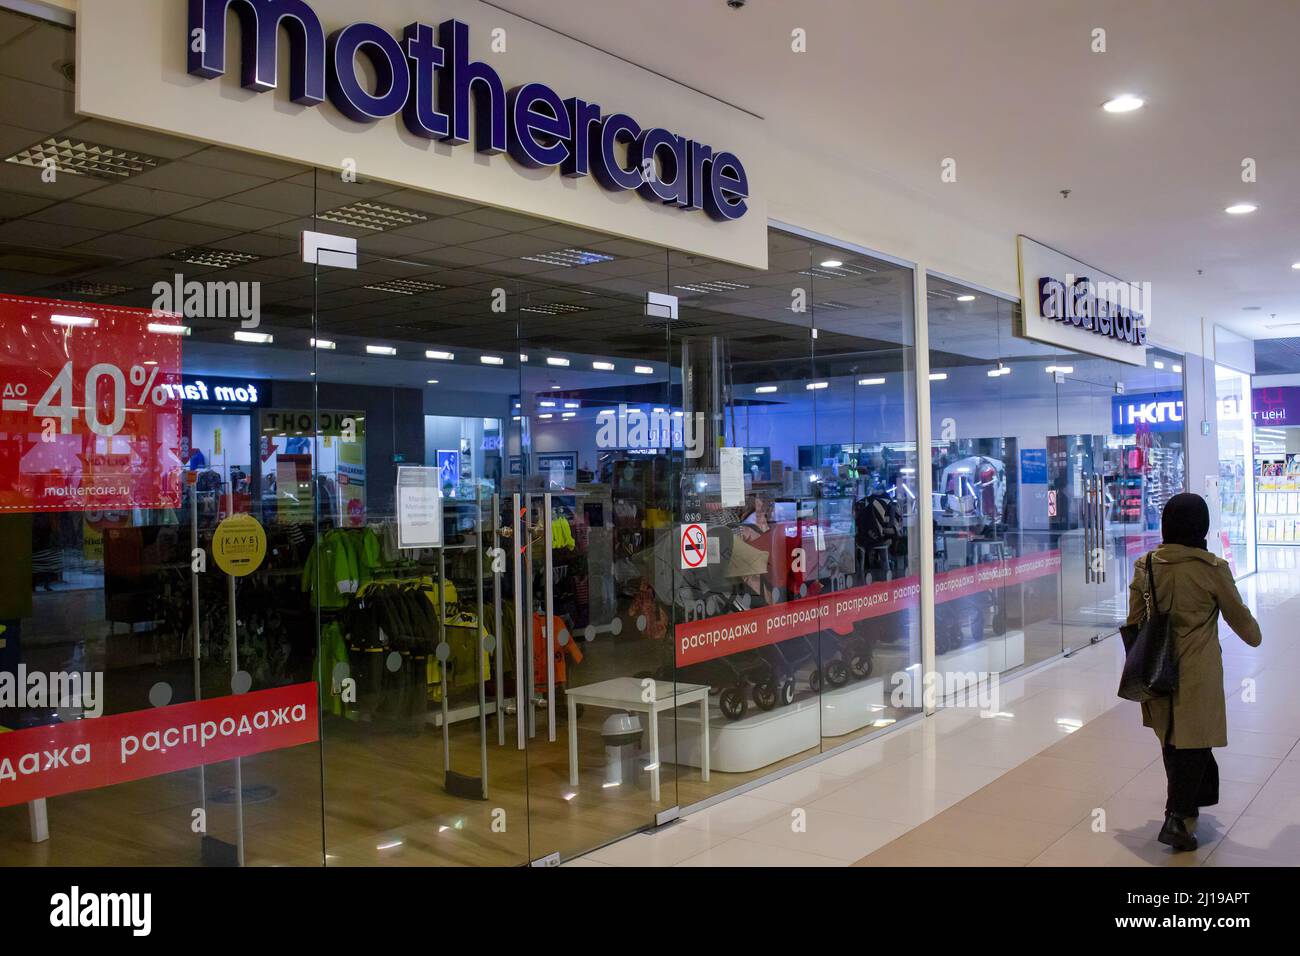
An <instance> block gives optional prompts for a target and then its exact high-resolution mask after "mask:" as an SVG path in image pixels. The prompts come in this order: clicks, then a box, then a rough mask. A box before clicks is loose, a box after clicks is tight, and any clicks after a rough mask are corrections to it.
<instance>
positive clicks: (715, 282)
mask: <svg viewBox="0 0 1300 956" xmlns="http://www.w3.org/2000/svg"><path fill="white" fill-rule="evenodd" d="M673 288H675V289H682V290H683V291H685V292H739V291H741V290H742V289H748V288H749V286H747V285H744V284H742V283H740V282H727V281H725V280H723V279H706V280H703V281H700V282H691V283H688V284H686V285H679V286H674V287H673Z"/></svg>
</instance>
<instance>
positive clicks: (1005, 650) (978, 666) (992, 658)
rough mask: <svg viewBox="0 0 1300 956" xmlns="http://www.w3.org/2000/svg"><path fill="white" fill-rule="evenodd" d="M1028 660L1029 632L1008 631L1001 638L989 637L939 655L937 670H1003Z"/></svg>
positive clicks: (985, 671)
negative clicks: (1026, 633)
mask: <svg viewBox="0 0 1300 956" xmlns="http://www.w3.org/2000/svg"><path fill="white" fill-rule="evenodd" d="M1024 662H1025V632H1024V631H1007V632H1006V633H1005V634H1002V635H999V636H997V637H986V638H984V640H982V641H980V642H979V643H978V644H970V645H966V644H963V645H962V646H961V647H958V648H957V649H956V650H951V651H949V652H948V653H947V654H939V655H938V656H937V657H936V658H935V670H937V671H939V672H940V673H944V672H946V671H948V672H951V671H960V672H963V673H965V672H968V671H981V672H984V673H1001V672H1003V671H1009V670H1011V668H1013V667H1019V666H1020V665H1021V664H1023V663H1024Z"/></svg>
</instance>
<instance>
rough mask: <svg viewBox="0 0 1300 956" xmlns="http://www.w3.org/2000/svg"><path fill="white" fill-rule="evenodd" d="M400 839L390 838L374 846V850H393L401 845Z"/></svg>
mask: <svg viewBox="0 0 1300 956" xmlns="http://www.w3.org/2000/svg"><path fill="white" fill-rule="evenodd" d="M403 842H404V841H402V840H391V841H389V842H388V843H381V844H379V845H378V846H376V847H375V849H376V850H395V849H397V848H398V847H399V846H401V845H402V843H403Z"/></svg>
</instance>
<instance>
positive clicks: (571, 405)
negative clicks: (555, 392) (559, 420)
mask: <svg viewBox="0 0 1300 956" xmlns="http://www.w3.org/2000/svg"><path fill="white" fill-rule="evenodd" d="M564 407H565V408H581V407H582V403H581V402H565V403H564Z"/></svg>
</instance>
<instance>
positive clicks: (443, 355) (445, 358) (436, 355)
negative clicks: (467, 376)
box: [424, 349, 456, 362]
mask: <svg viewBox="0 0 1300 956" xmlns="http://www.w3.org/2000/svg"><path fill="white" fill-rule="evenodd" d="M424 357H425V358H427V359H437V360H438V361H440V362H450V361H451V360H452V359H454V358H455V357H456V354H455V353H454V352H439V351H437V350H436V349H428V350H426V351H425V353H424Z"/></svg>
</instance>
